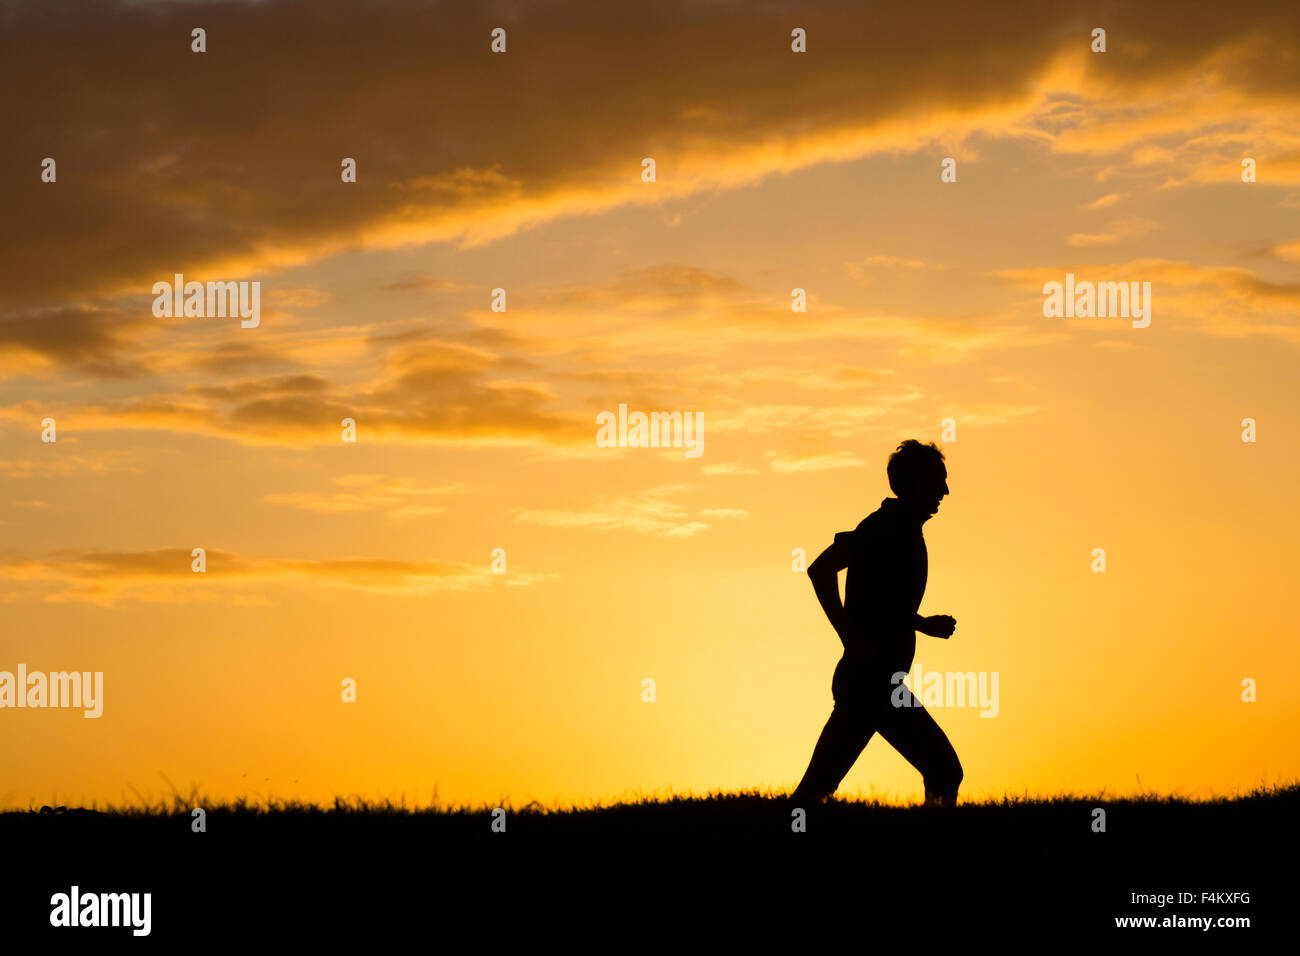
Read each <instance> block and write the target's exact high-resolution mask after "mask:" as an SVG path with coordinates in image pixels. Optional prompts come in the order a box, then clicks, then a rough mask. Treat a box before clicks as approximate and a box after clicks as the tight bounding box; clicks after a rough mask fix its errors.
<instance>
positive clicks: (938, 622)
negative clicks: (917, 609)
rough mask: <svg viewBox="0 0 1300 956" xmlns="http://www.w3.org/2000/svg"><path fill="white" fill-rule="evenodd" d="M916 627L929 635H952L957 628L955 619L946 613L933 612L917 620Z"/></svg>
mask: <svg viewBox="0 0 1300 956" xmlns="http://www.w3.org/2000/svg"><path fill="white" fill-rule="evenodd" d="M916 629H917V630H918V631H920V632H921V633H922V634H929V635H930V636H931V637H952V632H953V631H955V630H956V629H957V619H956V618H953V617H950V616H948V615H947V614H935V615H932V616H931V617H923V618H921V620H919V621H918V622H917V625H916Z"/></svg>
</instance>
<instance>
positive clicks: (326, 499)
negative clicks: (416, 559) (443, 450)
mask: <svg viewBox="0 0 1300 956" xmlns="http://www.w3.org/2000/svg"><path fill="white" fill-rule="evenodd" d="M331 481H332V482H333V483H334V484H335V485H338V486H340V487H341V488H343V489H344V490H342V491H335V492H331V493H329V494H320V493H314V492H303V491H294V492H281V493H275V494H269V495H264V496H263V498H262V500H263V501H265V502H267V503H268V504H273V505H281V506H284V507H287V508H297V509H299V510H302V511H311V512H314V513H316V514H349V513H356V512H366V511H379V510H383V511H386V513H387V516H388V517H389V518H393V519H400V518H416V517H425V516H428V515H435V514H441V513H442V512H444V511H446V510H447V508H446V506H445V505H441V504H431V503H430V502H431V501H436V500H437V499H439V498H441V497H445V496H447V495H450V494H456V493H460V492H464V491H465V490H466V489H465V486H464V485H460V484H450V485H440V486H436V487H422V486H419V485H417V484H416V483H415V482H414V481H412V480H410V479H404V478H388V477H386V476H384V475H339V476H337V477H335V478H333V479H331Z"/></svg>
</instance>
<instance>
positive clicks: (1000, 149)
mask: <svg viewBox="0 0 1300 956" xmlns="http://www.w3.org/2000/svg"><path fill="white" fill-rule="evenodd" d="M1129 7H1131V9H1130V8H1129ZM196 27H201V28H203V29H204V30H206V44H207V52H205V53H201V54H199V53H194V52H191V42H192V41H191V30H192V29H194V28H196ZM496 27H501V28H504V29H505V30H506V33H507V51H506V52H505V53H493V52H492V51H491V49H490V44H491V31H492V30H493V28H496ZM796 27H798V28H803V29H804V30H806V32H807V52H806V53H795V52H792V50H791V31H792V30H793V29H794V28H796ZM1096 27H1101V28H1104V29H1105V30H1106V34H1107V39H1106V42H1107V49H1106V52H1105V53H1093V52H1092V51H1091V49H1090V44H1091V43H1092V39H1091V32H1092V30H1093V29H1094V28H1096ZM1297 50H1300V12H1297V10H1296V8H1295V5H1294V4H1293V3H1276V4H1258V5H1257V4H1250V3H1240V4H1233V5H1226V4H1215V5H1204V4H1199V3H1195V2H1192V3H1187V2H1179V3H1176V4H1175V3H1143V4H1132V5H1121V4H1110V3H1090V4H1070V3H1042V4H1034V5H1020V4H1015V5H1010V4H1009V5H1006V8H1005V9H1002V8H996V9H994V8H989V7H985V6H984V5H976V4H968V3H961V2H952V3H941V4H935V5H932V6H929V7H926V8H924V9H922V8H918V7H915V6H909V5H867V4H861V3H854V2H836V3H818V4H815V5H805V4H794V3H790V4H784V3H766V4H753V3H741V2H725V0H707V2H706V0H693V2H687V0H656V2H654V3H633V2H618V3H613V2H606V3H576V2H546V3H491V2H488V3H460V4H450V3H424V2H418V3H417V2H406V3H386V4H375V5H359V4H355V3H350V2H343V0H312V2H306V0H303V2H275V3H249V4H236V3H206V2H205V3H181V2H164V3H146V2H124V0H118V2H104V3H98V2H96V3H91V2H89V0H85V2H81V3H68V4H58V5H54V4H47V3H41V2H37V0H19V2H17V3H15V4H10V5H6V6H5V7H4V8H3V9H0V75H2V76H3V79H4V86H5V89H6V90H7V91H8V96H7V97H6V99H5V102H4V105H3V107H0V118H2V119H3V125H4V130H5V139H4V145H3V147H2V148H0V211H3V214H4V226H5V229H4V240H3V243H4V245H3V253H4V254H3V255H0V289H3V292H2V293H0V621H2V622H3V623H2V624H0V670H7V671H14V670H16V668H17V665H18V664H20V663H22V664H25V665H26V666H27V668H28V670H29V671H33V670H42V671H60V670H76V671H102V672H103V673H104V685H105V693H104V713H103V716H102V717H101V718H100V719H97V720H88V719H84V718H83V717H82V714H81V712H80V710H55V709H45V710H40V709H22V710H17V709H4V710H0V759H2V762H3V767H4V771H3V773H2V774H0V808H8V807H27V806H29V805H31V804H36V805H39V804H41V803H49V802H52V801H58V802H61V803H69V804H71V803H90V802H96V801H98V802H101V803H102V802H112V803H122V802H133V801H137V800H138V799H139V797H140V796H143V797H146V798H151V797H160V796H166V795H167V794H169V793H170V791H171V787H172V785H173V784H174V785H175V786H176V787H177V788H179V789H180V790H181V791H183V792H188V791H189V790H190V788H191V787H192V786H193V787H197V788H198V789H199V790H200V791H202V792H204V793H206V794H207V795H209V796H210V797H212V798H213V799H228V798H233V797H237V796H241V795H246V796H250V797H255V796H277V797H283V798H299V799H304V800H316V801H329V800H332V799H333V797H334V796H335V795H351V794H356V795H361V796H364V797H368V798H374V797H394V798H398V797H402V796H405V798H406V799H407V800H408V801H409V802H413V803H421V804H424V803H428V802H429V801H430V800H431V799H432V798H433V796H434V794H435V792H436V794H437V796H438V799H440V800H442V801H452V802H462V801H464V802H472V803H476V804H479V803H489V802H491V803H494V804H495V803H496V802H499V801H501V800H503V799H508V800H510V801H512V802H513V804H514V805H516V806H518V805H522V804H525V803H527V802H529V801H532V800H539V801H541V802H542V803H545V804H555V803H560V804H569V803H583V802H589V801H597V800H599V801H610V800H615V799H618V798H620V797H624V796H627V795H629V794H634V793H638V792H641V793H652V792H660V793H663V792H667V791H669V790H671V791H673V792H685V791H688V790H691V791H696V792H701V791H705V790H711V789H715V788H724V789H735V788H742V787H762V788H767V787H771V788H776V789H782V788H790V787H792V786H793V785H794V784H795V783H796V782H797V780H798V779H799V777H800V775H801V774H802V773H803V770H804V768H805V767H806V766H807V761H808V757H809V755H810V753H811V750H812V746H813V743H814V742H815V740H816V737H817V734H818V732H819V731H820V729H821V727H822V724H823V723H824V722H825V720H826V717H827V715H828V714H829V712H830V707H831V696H830V680H831V672H832V670H833V668H834V665H835V662H836V660H837V659H838V657H839V653H840V644H839V641H838V640H837V638H836V636H835V633H834V632H833V631H832V630H831V628H830V626H829V624H828V623H827V622H826V620H825V618H824V616H823V615H822V613H821V611H820V609H819V607H818V605H817V601H816V599H815V597H814V595H813V591H812V587H811V586H810V584H809V582H808V579H807V576H806V575H805V574H802V573H797V572H794V571H792V569H791V562H792V557H791V553H792V551H793V549H796V548H803V549H804V550H805V551H806V552H807V556H808V560H811V559H812V558H814V557H816V555H817V554H818V553H820V551H821V550H822V549H823V548H825V547H826V546H827V545H828V544H829V543H830V542H831V540H832V538H833V536H834V534H835V533H836V532H838V531H844V530H847V529H850V528H852V527H854V526H855V525H857V524H858V522H859V521H861V519H862V518H863V517H864V516H865V515H867V514H868V513H870V512H871V511H873V510H874V509H875V508H877V507H878V506H879V504H880V502H881V499H883V498H885V497H886V496H887V495H889V489H888V485H887V483H886V479H885V470H884V465H885V460H886V458H887V457H888V455H889V453H890V451H891V450H892V449H893V448H894V447H895V446H896V445H897V444H898V442H899V441H900V440H902V439H904V438H913V437H914V438H919V439H921V440H923V441H931V440H934V441H939V440H940V438H941V432H942V429H943V426H942V424H941V423H942V422H943V421H944V420H945V419H952V420H953V421H954V422H955V423H956V440H949V441H943V442H942V446H943V450H944V453H945V455H946V456H947V462H948V471H949V485H950V488H951V496H950V497H949V498H948V499H947V500H946V501H945V502H944V504H943V507H942V508H941V510H940V512H939V514H938V515H937V517H935V518H934V519H933V520H932V521H930V522H929V523H928V524H927V525H926V526H925V534H926V540H927V543H928V547H929V555H930V572H929V585H928V588H927V591H926V596H925V599H924V601H923V603H922V606H921V611H922V613H924V614H952V615H953V616H954V617H956V619H957V631H956V634H955V635H954V636H953V638H952V639H951V640H949V641H942V640H936V639H934V638H928V637H924V636H918V639H917V641H918V655H917V657H918V661H919V663H920V665H921V667H923V668H924V669H925V670H927V671H929V670H937V671H963V672H964V671H977V672H978V671H988V672H997V673H998V675H999V691H1000V701H999V713H998V715H997V717H996V718H994V719H982V718H981V717H980V716H979V711H978V709H972V708H964V709H955V708H943V709H938V710H936V711H935V712H934V715H935V717H936V719H937V720H938V722H939V724H940V725H941V726H942V727H943V728H944V729H945V731H946V732H947V733H948V735H949V737H950V738H951V739H952V742H953V744H954V746H955V747H956V749H957V752H958V754H959V755H960V757H961V760H962V764H963V766H964V768H965V782H964V784H963V793H964V794H965V795H967V796H971V797H980V796H990V795H1000V794H1002V793H1003V792H1006V791H1011V792H1023V791H1025V790H1028V791H1030V792H1055V791H1060V790H1072V791H1080V792H1096V791H1099V790H1101V789H1102V788H1106V789H1107V792H1109V793H1129V792H1137V791H1138V790H1139V788H1142V789H1145V790H1148V791H1150V790H1156V791H1161V792H1176V793H1181V794H1184V795H1187V796H1209V795H1212V794H1227V793H1234V792H1237V791H1238V790H1240V789H1249V788H1251V787H1253V786H1255V785H1258V784H1261V783H1274V782H1278V781H1281V780H1288V779H1291V778H1294V777H1296V776H1298V775H1300V748H1297V747H1296V743H1295V741H1296V739H1297V738H1298V737H1300V650H1297V630H1296V623H1295V614H1294V610H1293V608H1292V604H1293V598H1292V595H1293V594H1294V591H1295V578H1296V572H1297V568H1298V567H1300V500H1298V499H1297V495H1296V489H1297V484H1298V483H1300V452H1297V448H1300V421H1298V418H1300V409H1298V408H1297V402H1296V395H1297V372H1298V371H1300V55H1297V52H1296V51H1297ZM46 157H50V158H53V159H54V160H56V163H57V179H56V181H55V182H53V183H49V182H43V181H42V179H41V170H42V160H43V159H44V158H46ZM345 157H351V158H354V159H355V160H356V168H357V181H356V182H355V183H344V182H342V181H341V177H340V164H341V162H342V160H343V159H344V158H345ZM647 157H649V158H653V159H654V160H655V164H656V180H655V181H654V182H644V181H643V179H642V160H643V159H645V158H647ZM945 158H953V159H955V161H956V181H955V182H947V183H946V182H942V181H941V179H940V172H941V168H940V167H941V163H942V162H943V160H944V159H945ZM1245 158H1251V159H1254V160H1255V162H1256V168H1257V181H1256V182H1253V183H1247V182H1243V181H1242V160H1243V159H1245ZM1067 272H1072V273H1074V274H1075V275H1076V276H1077V277H1078V278H1079V279H1081V280H1092V281H1134V282H1150V283H1151V287H1152V297H1153V305H1152V321H1151V325H1150V327H1149V328H1144V329H1141V328H1133V327H1132V325H1131V323H1130V322H1129V320H1128V319H1126V318H1091V319H1074V318H1051V319H1049V318H1045V317H1044V315H1043V310H1042V304H1043V294H1042V287H1043V284H1044V283H1045V282H1048V281H1062V280H1063V279H1064V276H1065V274H1066V273H1067ZM176 273H182V274H184V276H185V277H186V279H189V280H197V281H207V280H214V281H216V280H220V281H244V280H246V281H259V282H260V283H261V304H262V314H261V323H260V325H259V326H258V327H257V328H241V327H240V323H239V321H238V320H237V319H208V318H156V317H155V316H154V314H153V311H152V304H153V300H154V296H153V294H152V293H151V288H152V286H153V284H154V283H155V282H159V281H164V282H171V280H172V276H173V275H174V274H176ZM496 288H503V289H505V290H506V301H507V308H506V311H504V312H494V311H492V310H491V303H492V290H493V289H496ZM795 288H802V289H805V290H806V292H807V311H806V312H803V313H797V312H793V311H792V309H791V301H792V299H791V292H792V290H793V289H795ZM620 404H626V405H627V406H628V407H629V408H630V409H632V410H644V411H660V410H663V411H680V412H683V413H685V412H688V411H694V412H700V413H702V415H703V421H704V452H703V454H702V455H701V456H700V457H698V458H690V457H687V456H686V455H685V454H684V453H683V451H682V450H681V449H638V448H604V447H598V445H597V444H596V441H595V435H596V416H597V415H598V414H600V413H601V412H603V411H617V409H618V407H619V405H620ZM46 418H53V419H55V421H56V423H57V441H56V442H54V443H47V442H43V441H42V438H41V433H42V425H41V423H42V420H43V419H46ZM344 418H353V419H355V421H356V423H357V424H356V434H357V440H356V442H355V443H345V442H343V441H342V440H341V431H342V429H341V427H340V423H341V422H342V420H343V419H344ZM1245 418H1252V419H1254V420H1255V421H1256V423H1257V428H1258V440H1257V441H1256V442H1254V443H1248V442H1243V441H1242V421H1243V419H1245ZM199 547H202V548H205V549H206V551H207V568H208V570H207V572H206V573H205V574H196V573H193V572H192V571H191V566H190V563H191V556H190V555H191V550H192V549H194V548H199ZM496 548H504V549H505V552H506V571H505V573H494V572H493V570H492V568H491V562H492V552H493V549H496ZM1095 548H1104V549H1105V552H1106V560H1107V570H1106V572H1105V573H1104V574H1098V573H1094V572H1093V571H1092V563H1093V557H1092V553H1093V549H1095ZM345 678H352V679H354V680H355V681H356V687H357V701H356V703H344V702H343V701H342V700H341V691H340V684H341V682H342V681H343V680H344V679H345ZM646 678H652V679H653V680H654V681H655V682H656V687H657V699H656V701H655V702H654V703H646V702H643V700H642V681H643V680H644V679H646ZM1248 678H1249V679H1253V680H1254V681H1255V682H1256V685H1257V695H1258V699H1257V701H1256V702H1254V703H1246V702H1243V700H1242V682H1243V680H1246V679H1248ZM859 791H860V792H861V793H862V794H863V795H864V796H865V795H870V794H874V795H876V796H879V797H882V798H888V799H891V800H896V801H903V802H906V801H914V800H917V799H919V798H920V796H921V792H922V787H921V779H920V776H919V774H917V773H916V771H914V770H913V769H912V768H911V767H909V766H908V765H907V763H906V762H905V761H904V760H903V759H902V758H901V757H900V756H899V755H898V754H897V753H895V752H894V751H893V750H892V749H891V748H889V747H888V746H887V745H886V744H885V743H884V742H883V741H881V740H879V739H876V740H875V741H873V742H872V744H871V745H870V747H869V748H868V750H867V751H866V753H865V755H864V756H863V758H862V759H861V760H860V761H859V763H858V765H857V766H856V767H855V769H854V770H853V771H852V773H851V774H850V775H849V777H848V778H847V779H846V781H845V784H844V787H843V788H842V793H846V794H847V795H850V796H851V795H853V794H855V793H857V792H859Z"/></svg>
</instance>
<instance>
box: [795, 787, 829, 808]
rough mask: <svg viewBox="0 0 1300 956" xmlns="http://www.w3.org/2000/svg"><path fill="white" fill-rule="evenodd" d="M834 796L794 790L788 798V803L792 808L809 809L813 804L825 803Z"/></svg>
mask: <svg viewBox="0 0 1300 956" xmlns="http://www.w3.org/2000/svg"><path fill="white" fill-rule="evenodd" d="M832 796H834V794H830V793H810V792H808V791H800V790H795V792H794V793H792V794H790V796H789V803H790V806H792V807H811V806H813V805H815V804H819V803H825V802H826V801H827V800H829V799H830V798H831V797H832Z"/></svg>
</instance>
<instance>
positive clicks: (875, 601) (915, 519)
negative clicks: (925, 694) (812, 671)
mask: <svg viewBox="0 0 1300 956" xmlns="http://www.w3.org/2000/svg"><path fill="white" fill-rule="evenodd" d="M924 521H925V518H924V517H921V516H917V515H916V514H914V513H913V512H910V511H909V510H908V509H907V507H906V506H905V505H904V504H903V503H902V502H901V501H899V500H898V499H897V498H886V499H885V500H884V501H882V502H881V503H880V508H879V509H878V510H876V511H873V512H872V513H871V514H869V515H867V517H866V518H864V519H862V523H861V524H859V525H858V526H857V528H855V529H854V530H852V531H841V532H840V533H839V534H837V535H836V536H835V544H836V545H837V546H840V547H842V548H844V550H845V552H846V555H847V560H848V580H847V581H846V582H845V585H844V612H845V615H846V616H847V618H848V621H849V627H850V630H851V632H852V635H853V636H854V637H856V638H858V642H857V643H854V642H850V643H849V645H848V646H847V647H846V649H845V655H844V656H845V658H846V659H849V660H853V661H854V662H855V663H858V664H862V665H864V666H867V667H869V668H870V669H871V670H872V671H876V672H880V671H884V672H887V673H891V674H892V673H893V672H895V671H906V670H910V669H911V666H912V658H913V656H914V655H915V653H916V612H917V609H918V608H920V606H921V597H922V596H923V595H924V594H925V581H926V576H927V574H928V572H929V556H928V555H927V553H926V550H925V538H924V537H923V536H922V534H921V525H922V524H923V523H924Z"/></svg>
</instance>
